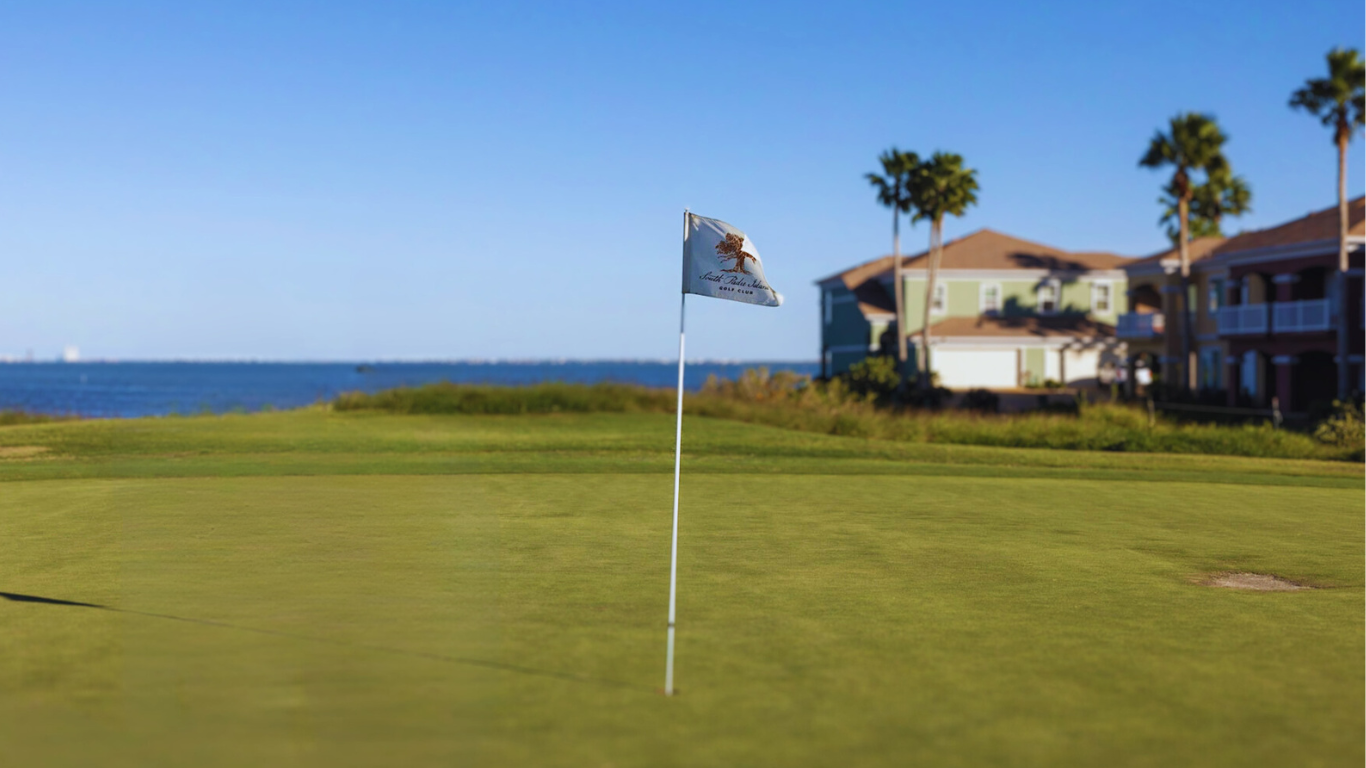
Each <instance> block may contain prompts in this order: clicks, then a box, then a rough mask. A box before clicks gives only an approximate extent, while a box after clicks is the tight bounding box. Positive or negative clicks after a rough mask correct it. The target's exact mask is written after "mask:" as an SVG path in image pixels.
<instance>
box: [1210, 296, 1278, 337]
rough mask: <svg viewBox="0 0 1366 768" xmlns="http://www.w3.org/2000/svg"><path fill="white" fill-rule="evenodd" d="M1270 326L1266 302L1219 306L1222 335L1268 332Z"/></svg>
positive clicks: (1220, 331)
mask: <svg viewBox="0 0 1366 768" xmlns="http://www.w3.org/2000/svg"><path fill="white" fill-rule="evenodd" d="M1268 327H1270V326H1269V325H1268V324H1267V312H1266V305H1265V304H1238V305H1236V306H1232V307H1220V308H1219V335H1220V336H1232V335H1235V334H1242V333H1266V330H1267V328H1268Z"/></svg>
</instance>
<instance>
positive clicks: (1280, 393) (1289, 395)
mask: <svg viewBox="0 0 1366 768" xmlns="http://www.w3.org/2000/svg"><path fill="white" fill-rule="evenodd" d="M1298 362H1299V358H1297V357H1295V356H1294V355H1276V356H1275V357H1273V358H1271V363H1272V364H1273V365H1275V366H1276V397H1279V398H1280V399H1281V411H1282V412H1285V411H1288V410H1290V409H1291V408H1292V407H1293V405H1292V403H1293V402H1294V397H1295V392H1294V389H1293V383H1294V377H1293V375H1292V374H1293V373H1294V368H1293V367H1292V366H1294V365H1295V364H1296V363H1298Z"/></svg>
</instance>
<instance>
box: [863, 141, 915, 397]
mask: <svg viewBox="0 0 1366 768" xmlns="http://www.w3.org/2000/svg"><path fill="white" fill-rule="evenodd" d="M878 162H880V163H881V164H882V175H878V174H876V173H870V174H867V179H868V183H870V184H872V185H873V188H874V189H876V190H877V201H878V202H879V203H882V204H883V205H885V206H887V207H888V208H891V209H892V275H893V278H892V279H893V280H894V282H895V284H896V285H895V288H894V290H893V292H894V293H895V294H896V354H897V370H898V371H900V372H901V375H902V376H905V375H906V371H905V369H906V334H905V333H903V332H902V329H903V328H905V327H906V326H905V323H904V321H903V318H904V317H905V313H906V302H905V297H904V296H903V295H902V292H903V289H902V286H901V215H902V214H904V213H910V211H911V178H912V177H913V176H915V173H916V169H918V168H919V167H920V157H919V156H917V155H916V154H915V153H914V152H902V151H901V150H899V149H897V148H896V147H892V148H891V149H888V150H887V151H886V152H883V153H882V154H881V155H880V156H879V157H878Z"/></svg>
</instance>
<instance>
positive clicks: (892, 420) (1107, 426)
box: [333, 383, 1361, 460]
mask: <svg viewBox="0 0 1366 768" xmlns="http://www.w3.org/2000/svg"><path fill="white" fill-rule="evenodd" d="M674 397H675V395H674V392H673V391H672V390H659V389H648V388H644V387H635V386H629V385H621V384H594V385H582V384H541V385H534V386H525V387H489V386H467V385H457V384H449V383H445V384H433V385H428V386H423V387H413V388H403V389H395V390H389V391H385V392H380V393H377V394H373V395H369V394H362V393H352V394H347V395H343V396H342V397H340V398H338V399H337V400H336V401H335V402H334V403H333V407H334V408H336V409H337V410H343V411H356V410H378V411H385V412H390V413H425V414H440V413H445V414H489V413H498V414H518V413H557V412H564V413H590V412H642V411H653V412H664V413H672V412H673V410H674V407H675V400H674ZM684 411H685V413H693V414H698V415H702V416H711V417H716V418H723V419H731V420H736V421H742V422H748V423H755V424H765V425H768V426H774V427H781V428H784V429H794V430H801V431H805V432H816V433H821V434H828V435H842V436H850V437H864V438H875V439H879V440H894V441H898V442H910V443H934V444H950V445H982V446H998V447H1010V448H1053V449H1060V450H1083V451H1117V452H1137V453H1182V454H1194V453H1200V454H1218V455H1226V456H1257V457H1265V458H1293V459H1332V460H1360V456H1361V452H1360V447H1359V446H1358V447H1356V448H1353V447H1350V446H1344V445H1342V444H1339V443H1325V442H1321V441H1319V440H1315V439H1314V438H1313V437H1311V436H1309V435H1305V434H1302V433H1299V432H1294V431H1289V430H1277V429H1274V428H1272V427H1271V426H1270V425H1244V426H1226V425H1213V424H1192V423H1188V422H1180V421H1176V420H1172V419H1169V418H1166V417H1163V416H1161V415H1159V416H1157V417H1156V419H1155V420H1154V421H1153V422H1152V423H1151V424H1150V423H1149V419H1148V415H1147V413H1146V412H1144V411H1143V410H1140V409H1138V408H1133V407H1129V406H1124V405H1110V404H1103V405H1086V406H1083V407H1081V408H1080V409H1079V412H1078V413H1077V414H1075V415H1074V414H1059V413H1044V412H1032V413H1021V414H1011V415H995V414H992V415H985V414H979V413H976V412H972V411H960V410H942V411H900V412H897V411H890V410H887V409H885V408H879V407H876V406H874V405H873V404H872V403H870V402H868V401H867V400H865V399H862V398H858V397H851V396H847V395H840V394H835V395H831V394H830V393H828V392H820V391H817V390H815V389H814V388H813V389H811V390H810V391H803V390H797V391H791V390H787V389H785V388H783V389H772V388H770V389H765V388H764V387H763V386H756V387H753V388H750V389H745V388H742V387H725V388H719V389H708V390H704V391H703V392H701V393H696V394H689V395H687V396H686V397H685V405H684Z"/></svg>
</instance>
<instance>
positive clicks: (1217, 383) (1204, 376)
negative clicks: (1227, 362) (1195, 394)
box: [1200, 347, 1224, 389]
mask: <svg viewBox="0 0 1366 768" xmlns="http://www.w3.org/2000/svg"><path fill="white" fill-rule="evenodd" d="M1222 357H1223V356H1222V355H1220V354H1219V348H1218V347H1206V348H1204V349H1202V350H1200V387H1201V388H1202V389H1219V388H1220V387H1222V386H1223V385H1224V371H1223V367H1224V361H1223V359H1222Z"/></svg>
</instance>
